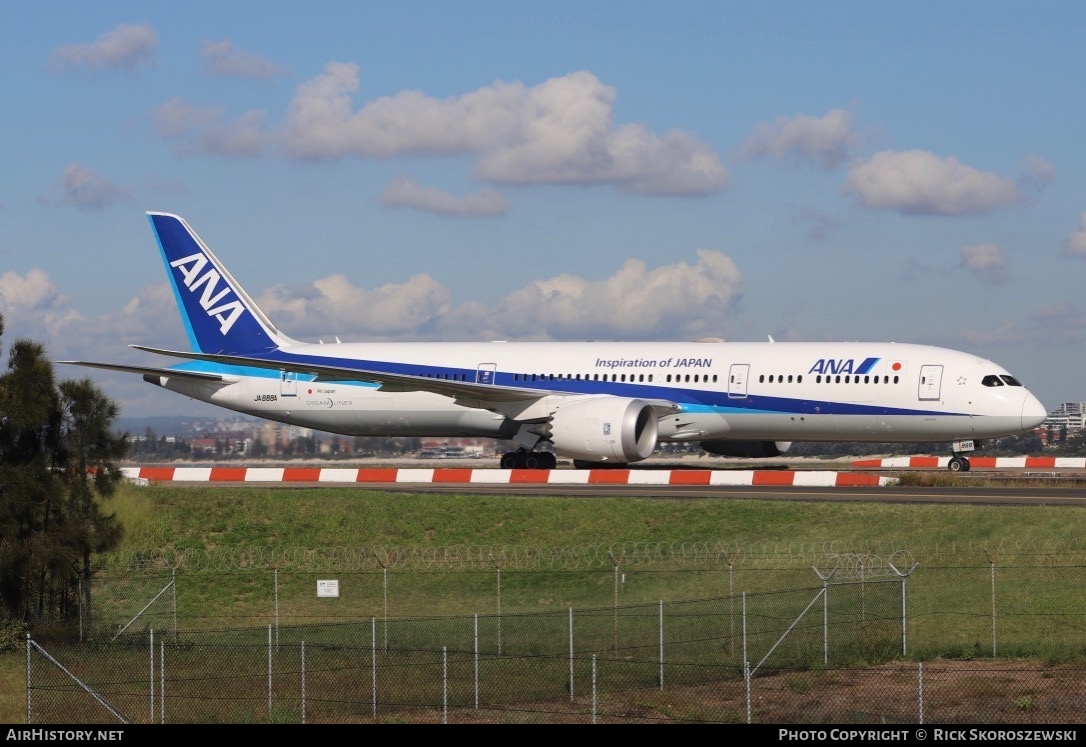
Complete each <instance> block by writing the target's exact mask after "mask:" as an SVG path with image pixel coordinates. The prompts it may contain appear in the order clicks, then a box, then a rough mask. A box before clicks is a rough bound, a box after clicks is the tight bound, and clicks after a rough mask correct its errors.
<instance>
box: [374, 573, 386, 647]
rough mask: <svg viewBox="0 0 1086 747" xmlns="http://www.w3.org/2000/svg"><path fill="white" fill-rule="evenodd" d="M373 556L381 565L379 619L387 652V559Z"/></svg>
mask: <svg viewBox="0 0 1086 747" xmlns="http://www.w3.org/2000/svg"><path fill="white" fill-rule="evenodd" d="M373 557H375V558H377V565H379V566H381V588H382V602H381V614H382V618H381V620H382V621H383V622H384V637H385V646H384V648H385V653H386V654H387V653H388V560H387V558H386V559H385V560H381V556H380V555H378V554H377V553H374V554H373Z"/></svg>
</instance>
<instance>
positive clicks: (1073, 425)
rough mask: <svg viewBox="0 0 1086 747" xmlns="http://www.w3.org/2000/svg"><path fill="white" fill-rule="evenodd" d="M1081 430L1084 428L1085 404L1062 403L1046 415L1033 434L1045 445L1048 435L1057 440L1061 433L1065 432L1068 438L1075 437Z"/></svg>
mask: <svg viewBox="0 0 1086 747" xmlns="http://www.w3.org/2000/svg"><path fill="white" fill-rule="evenodd" d="M1083 428H1086V402H1064V403H1063V404H1062V405H1060V406H1059V407H1057V408H1056V409H1055V410H1052V411H1051V412H1050V413H1048V417H1047V418H1045V422H1043V423H1042V424H1041V425H1040V426H1039V427H1038V428H1037V430H1036V431H1035V432H1036V433H1038V435H1040V436H1041V439H1042V440H1043V441H1044V442H1045V443H1046V444H1047V443H1048V440H1049V439H1048V434H1049V433H1051V434H1052V435H1053V437H1054V439H1055V440H1059V439H1060V434H1061V433H1063V432H1065V431H1066V434H1067V436H1068V437H1071V436H1076V435H1078V434H1079V433H1081V432H1082V430H1083Z"/></svg>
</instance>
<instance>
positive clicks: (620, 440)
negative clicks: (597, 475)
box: [549, 397, 660, 463]
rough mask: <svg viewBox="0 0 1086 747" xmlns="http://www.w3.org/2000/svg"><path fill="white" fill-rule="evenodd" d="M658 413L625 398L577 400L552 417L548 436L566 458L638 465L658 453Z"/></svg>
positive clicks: (645, 403)
mask: <svg viewBox="0 0 1086 747" xmlns="http://www.w3.org/2000/svg"><path fill="white" fill-rule="evenodd" d="M659 433H660V429H659V421H658V420H657V417H656V410H655V409H654V408H653V406H652V405H650V404H649V403H648V402H645V401H644V400H640V399H628V398H625V397H576V398H573V399H571V400H569V401H568V402H563V403H562V404H561V405H559V406H558V408H557V409H556V410H555V411H554V413H553V414H552V415H551V421H550V428H549V437H550V440H551V442H552V443H553V444H554V450H555V451H556V452H558V453H559V454H562V455H563V456H568V457H573V458H574V459H581V460H584V461H588V462H622V463H626V462H639V461H641V460H642V459H647V458H649V457H650V456H652V453H653V452H654V451H656V443H657V438H658V436H659Z"/></svg>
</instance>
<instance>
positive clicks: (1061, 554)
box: [0, 486, 1086, 723]
mask: <svg viewBox="0 0 1086 747" xmlns="http://www.w3.org/2000/svg"><path fill="white" fill-rule="evenodd" d="M108 507H109V509H110V510H114V511H116V513H117V515H118V517H119V518H120V520H121V523H122V524H123V525H124V527H125V538H124V541H123V545H122V547H121V548H119V550H118V551H117V553H115V554H114V555H113V556H111V557H108V558H101V559H100V560H99V569H100V570H101V572H102V575H103V581H102V582H101V584H102V586H101V587H99V589H98V590H97V591H96V594H97V597H96V598H97V599H98V600H99V601H98V605H99V606H98V611H99V614H100V615H104V614H105V613H106V612H107V611H109V610H110V606H109V605H110V604H113V605H116V607H117V609H118V610H122V609H123V610H124V612H123V615H122V614H121V612H120V611H119V612H118V619H129V618H130V617H131V616H132V614H134V612H136V611H138V610H139V609H140V608H142V607H143V605H144V604H146V602H147V600H149V599H151V598H152V597H153V596H154V594H156V593H157V592H158V591H159V590H161V589H162V588H164V586H165V585H166V584H167V583H169V582H170V580H171V576H170V572H169V571H170V569H169V568H165V567H159V568H157V569H140V572H138V573H137V572H133V569H132V568H130V567H129V565H128V564H129V563H130V562H131V560H132V559H133V558H139V557H144V558H147V557H158V556H159V553H158V552H157V551H160V550H171V549H172V550H175V551H180V550H185V549H193V550H197V551H199V552H200V553H201V557H218V558H220V561H221V562H223V563H224V565H221V566H220V567H219V570H206V569H204V570H200V571H199V572H191V571H188V570H187V569H186V568H181V569H180V572H179V574H178V576H179V578H181V579H183V583H182V582H179V583H178V584H177V599H178V617H179V618H180V622H179V627H180V628H182V629H188V628H193V627H219V628H225V627H246V626H252V627H254V628H260V627H261V626H266V624H267V620H268V617H269V610H270V609H271V602H270V600H271V598H272V580H271V571H272V568H270V567H268V566H267V565H266V564H263V563H262V561H261V557H263V556H261V555H260V554H259V553H255V552H248V553H240V554H239V553H237V552H236V551H237V550H238V549H241V548H244V549H246V550H249V551H254V550H262V549H265V548H276V549H278V550H279V551H280V552H279V553H278V554H273V555H272V556H270V557H274V558H276V559H277V562H282V561H283V560H284V559H287V560H288V561H289V562H288V563H287V565H288V566H290V567H286V568H282V569H281V570H280V574H279V577H278V581H279V584H280V588H278V589H277V591H278V592H279V598H278V602H279V605H280V609H281V614H282V615H283V623H284V624H287V623H297V622H299V621H302V620H318V621H319V620H326V621H328V620H352V621H359V620H363V621H364V620H369V619H370V618H372V617H376V618H378V619H380V618H381V616H382V614H383V613H384V611H385V610H384V608H383V606H382V605H383V604H384V591H385V588H384V586H383V584H384V583H385V582H388V583H389V586H390V587H391V602H390V607H389V616H390V617H392V618H395V617H404V616H410V615H420V616H421V615H432V614H448V615H451V614H458V615H468V614H470V613H472V612H475V613H482V614H492V613H493V612H494V611H495V609H496V607H497V606H498V604H499V600H498V597H497V590H498V577H497V574H496V572H495V569H494V568H493V567H492V566H487V565H486V564H482V565H478V566H475V567H470V568H469V567H466V565H465V564H464V563H463V562H462V559H463V558H464V557H465V555H466V554H471V553H470V552H468V551H469V550H471V551H472V552H475V551H479V550H480V548H498V549H501V548H504V549H506V550H507V551H508V550H510V548H514V549H515V550H516V552H510V554H509V556H508V557H511V558H535V557H536V556H534V555H532V552H533V551H534V552H536V553H537V554H538V553H542V554H543V555H546V554H547V553H554V552H555V551H556V550H558V551H561V550H562V549H563V548H575V547H586V546H587V547H604V548H606V547H616V548H620V547H627V548H628V547H641V548H644V547H650V548H651V547H653V546H655V545H659V546H661V547H666V548H676V547H681V546H683V545H684V543H685V544H687V545H691V544H697V543H707V544H711V543H722V544H723V545H725V546H728V547H745V548H748V549H750V550H751V551H750V552H748V553H747V554H746V555H740V556H736V557H734V558H732V560H733V562H734V566H729V565H728V564H727V563H725V562H719V561H718V562H712V563H703V562H701V563H699V562H694V563H688V564H683V563H677V562H674V561H672V560H661V561H659V562H651V553H647V554H646V557H644V558H641V559H640V560H639V561H638V562H637V563H632V562H628V563H627V564H626V565H623V566H621V567H620V570H621V572H622V573H623V574H624V576H625V578H624V579H623V581H622V583H621V586H620V588H619V590H618V603H619V604H620V605H632V604H644V605H646V612H645V617H646V619H647V621H648V623H649V627H651V624H652V622H653V620H654V611H653V608H652V606H651V605H653V604H654V603H655V602H656V601H657V600H662V599H667V600H669V601H682V600H695V599H711V598H716V599H720V598H724V597H727V595H728V594H729V592H730V591H731V590H734V592H735V593H738V592H740V591H744V592H745V591H751V590H758V589H784V588H789V589H801V588H812V587H818V586H819V585H820V582H819V581H818V579H817V577H816V576H815V574H814V573H813V572H812V570H811V565H812V559H816V560H817V559H818V558H822V559H823V560H825V559H826V558H827V557H829V556H828V551H832V552H834V553H841V554H848V553H850V552H861V553H862V552H871V548H876V550H877V549H878V548H886V547H889V548H908V549H909V551H910V553H911V556H910V560H912V561H915V562H918V563H919V564H920V568H921V569H922V571H921V572H920V575H918V576H917V577H916V578H915V579H911V580H910V586H909V604H910V615H911V622H910V625H911V626H915V627H912V628H911V629H910V632H909V636H910V642H911V643H912V647H911V650H910V653H912V654H913V655H916V656H920V657H924V656H940V655H942V656H952V657H955V658H969V657H972V656H977V657H984V656H989V655H990V654H991V635H992V633H991V618H990V616H989V611H990V605H991V597H990V571H991V566H990V565H989V562H988V558H989V555H986V554H985V552H984V549H985V548H989V549H990V550H993V552H994V549H995V548H1000V553H1001V554H1000V555H999V556H998V558H997V571H996V572H997V583H998V591H997V601H998V603H999V606H1000V616H999V619H998V620H997V622H998V634H999V643H1000V650H999V653H1000V654H1001V655H1004V654H1011V653H1012V652H1027V653H1032V654H1034V655H1037V654H1040V655H1042V656H1044V657H1045V658H1047V659H1049V660H1053V661H1056V660H1067V659H1074V658H1080V657H1083V656H1086V646H1084V645H1083V643H1082V640H1081V636H1080V634H1079V631H1080V630H1081V629H1082V626H1081V619H1082V616H1083V615H1082V602H1081V601H1080V600H1079V599H1078V596H1076V592H1075V589H1076V588H1081V586H1082V583H1081V580H1076V581H1073V582H1066V581H1065V580H1064V579H1065V576H1063V575H1057V576H1056V577H1055V578H1057V580H1056V581H1053V580H1052V579H1053V578H1054V577H1053V575H1052V567H1053V566H1075V565H1076V564H1077V566H1078V567H1081V566H1083V563H1082V557H1083V555H1084V553H1086V551H1084V550H1082V549H1081V548H1082V546H1083V539H1084V537H1083V531H1082V530H1083V527H1084V526H1086V524H1084V519H1086V508H1083V507H1077V506H1043V505H1036V506H975V505H909V504H890V503H880V502H871V503H862V504H857V503H828V502H827V503H820V502H792V501H787V502H786V501H762V500H744V499H736V498H720V499H691V500H681V501H680V500H651V499H641V498H597V497H592V498H572V499H571V498H564V499H552V498H543V497H501V496H492V495H486V496H479V495H424V494H408V493H398V492H397V493H389V492H382V491H375V490H368V489H365V488H359V487H321V488H304V489H283V488H274V487H265V486H215V487H177V486H152V487H145V488H138V487H134V486H125V487H124V488H122V489H121V490H120V491H119V493H118V495H116V496H115V497H114V498H113V499H111V501H110V502H109V504H108ZM330 548H369V549H370V550H372V549H374V548H379V549H381V550H384V551H386V552H393V553H394V552H397V551H423V552H422V557H424V558H426V559H427V561H428V563H429V564H428V565H427V564H421V565H420V567H419V568H418V569H414V570H413V569H411V568H410V567H408V566H407V565H406V564H404V565H401V566H398V567H396V568H395V569H394V570H393V572H392V573H389V574H387V575H382V573H381V572H380V570H379V569H378V568H376V567H375V566H374V565H373V563H372V561H368V562H369V566H368V567H367V568H365V569H361V570H355V571H350V572H337V573H336V574H335V575H333V576H329V575H327V573H326V572H324V571H323V570H322V568H321V567H319V564H318V566H311V565H307V564H306V562H305V559H306V558H307V557H309V556H310V555H317V556H320V557H322V558H324V561H323V562H338V561H339V560H342V557H343V556H342V554H339V555H336V554H332V553H327V552H326V551H327V550H329V549H330ZM1008 548H1011V550H1012V551H1008ZM533 549H534V550H533ZM288 550H289V551H290V552H287V551H288ZM753 550H757V552H754V551H753ZM147 551H155V552H147ZM322 553H324V554H323V555H322ZM442 553H445V554H444V555H443V554H442ZM559 554H560V553H559ZM442 557H448V558H451V559H452V560H450V561H449V562H448V563H440V562H435V561H434V560H433V559H434V558H442ZM328 558H331V560H328ZM586 558H588V559H586ZM222 559H225V560H222ZM589 560H591V561H592V562H589ZM454 561H455V562H454ZM513 565H514V566H515V565H516V564H515V563H514V564H513ZM522 565H524V566H525V567H519V568H518V567H509V568H508V569H506V570H504V571H503V572H502V574H501V576H500V592H501V596H500V606H501V609H502V611H503V613H505V614H507V615H511V614H514V613H517V612H523V613H534V612H549V613H556V618H555V623H554V625H555V626H556V628H557V629H559V630H560V629H561V628H562V626H563V624H564V618H562V616H561V614H560V613H561V612H562V611H564V610H566V609H567V608H569V607H577V608H578V609H583V608H593V607H594V608H603V609H605V610H606V609H607V608H608V607H610V606H611V605H612V604H613V603H614V601H615V598H616V596H615V595H616V590H615V580H616V574H615V572H614V569H613V567H612V566H611V565H610V564H609V562H607V561H606V559H604V560H603V561H602V562H601V561H600V559H599V557H598V556H583V555H580V556H577V558H576V563H572V564H570V565H572V567H565V568H562V567H561V564H559V568H560V569H559V570H551V569H550V567H549V565H548V564H547V563H546V562H543V563H537V564H536V565H538V566H540V567H536V568H533V567H530V566H531V563H527V564H522ZM148 570H153V571H154V575H152V573H149V572H147V571H148ZM824 570H828V569H824ZM902 570H907V568H902ZM1064 572H1065V571H1064V570H1063V569H1061V570H1060V573H1061V574H1062V573H1064ZM1066 572H1069V573H1074V572H1075V571H1074V570H1073V569H1072V570H1069V571H1066ZM327 577H338V578H340V580H341V586H342V591H343V596H342V598H341V599H337V600H334V601H330V600H317V599H315V598H314V597H315V594H314V588H315V586H314V584H315V580H316V579H318V578H327ZM923 579H928V580H929V581H930V580H931V579H938V581H939V583H927V584H926V585H925V584H923V583H921V581H922V580H923ZM963 579H964V581H963ZM963 583H964V584H965V586H963V585H962V584H963ZM106 589H109V593H106V591H105V590H106ZM871 594H872V596H871V600H870V602H865V604H870V605H871V607H870V610H869V611H868V612H867V614H871V615H875V614H878V615H881V616H882V617H883V618H885V619H888V620H889V621H890V623H892V622H893V619H894V615H895V614H896V613H895V609H894V605H895V604H897V601H896V600H897V599H898V598H899V597H900V594H899V593H897V592H894V593H892V594H883V596H882V597H881V599H882V601H881V602H877V603H876V601H875V590H874V588H872V590H871ZM1079 596H1080V595H1079ZM326 602H327V604H325V603H326ZM852 603H853V604H855V605H856V606H857V607H858V605H859V603H858V602H852ZM164 604H165V601H163V602H162V603H160V607H162V605H164ZM789 604H790V605H792V606H798V608H800V609H802V607H803V605H805V604H806V597H804V594H802V593H800V594H796V595H794V598H793V599H790V600H789ZM877 605H878V606H877ZM163 608H164V607H163ZM129 610H131V612H130V611H129ZM962 610H965V612H964V613H963V612H962ZM1053 613H1056V614H1053ZM712 614H721V615H725V616H726V617H727V618H729V619H730V618H731V617H732V616H734V612H733V611H731V610H725V609H721V608H719V606H718V608H715V609H714V611H713V612H712ZM789 614H790V613H789ZM912 615H915V620H913V618H912ZM1040 617H1045V618H1052V619H1051V620H1048V619H1046V621H1045V623H1044V625H1043V626H1040V625H1038V624H1037V620H1038V619H1039V618H1040ZM163 619H164V618H162V617H160V618H158V620H159V621H158V622H156V624H155V626H154V627H155V629H158V630H160V629H162V627H163V626H164V625H165V623H164V622H162V620H163ZM721 619H725V618H721ZM609 620H610V617H607V619H606V620H605V621H604V627H605V629H606V628H607V625H609V622H608V621H609ZM539 624H540V623H538V622H533V625H539ZM628 624H629V623H624V626H626V625H628ZM882 624H883V625H886V623H882ZM516 626H517V622H516V621H515V620H514V619H512V618H510V619H508V620H506V621H505V622H504V631H505V634H506V635H509V636H512V635H513V634H514V631H515V629H516ZM624 632H625V631H624ZM815 637H817V636H815ZM876 658H877V657H876ZM25 703H26V697H25V654H23V653H22V652H20V653H17V654H6V655H3V656H0V720H2V721H3V722H5V723H24V722H25V719H26V714H25Z"/></svg>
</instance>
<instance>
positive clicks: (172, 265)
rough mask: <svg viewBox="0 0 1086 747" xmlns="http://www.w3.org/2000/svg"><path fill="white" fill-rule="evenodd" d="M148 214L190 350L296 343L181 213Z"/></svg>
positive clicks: (234, 351) (263, 348)
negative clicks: (230, 271) (265, 311)
mask: <svg viewBox="0 0 1086 747" xmlns="http://www.w3.org/2000/svg"><path fill="white" fill-rule="evenodd" d="M147 216H148V217H149V218H150V220H151V228H152V229H153V230H154V232H155V236H156V237H157V238H158V246H159V249H161V250H162V259H163V260H164V261H165V263H166V274H167V275H169V277H170V284H171V285H172V286H173V292H174V298H175V299H176V300H177V308H178V310H179V311H180V312H181V318H182V321H184V323H185V329H186V331H187V332H188V336H189V343H190V344H191V346H192V349H193V351H196V352H201V353H225V354H230V355H259V354H261V353H267V352H269V351H271V350H274V349H276V348H278V347H280V346H284V345H287V346H289V345H293V344H297V343H296V342H295V341H294V340H291V339H290V338H289V337H286V336H285V335H283V334H281V333H280V332H279V330H277V329H276V328H275V325H273V324H272V323H271V321H270V320H269V319H268V318H267V317H266V316H265V315H264V312H262V311H261V310H260V309H259V308H257V305H256V304H255V303H254V302H253V300H252V299H251V298H249V295H248V294H247V293H246V292H245V290H244V289H242V287H241V286H240V285H238V283H237V281H235V280H234V278H233V276H231V275H230V273H229V272H228V271H227V270H226V268H225V267H223V265H222V263H221V262H219V260H218V258H217V257H216V256H215V255H214V254H212V253H211V250H210V249H208V247H207V245H206V244H204V242H203V241H201V240H200V237H199V236H197V235H196V233H195V232H194V231H193V230H192V229H191V228H190V227H189V224H188V223H186V222H185V221H184V219H183V218H181V217H179V216H176V215H171V214H169V213H154V212H148V213H147Z"/></svg>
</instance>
